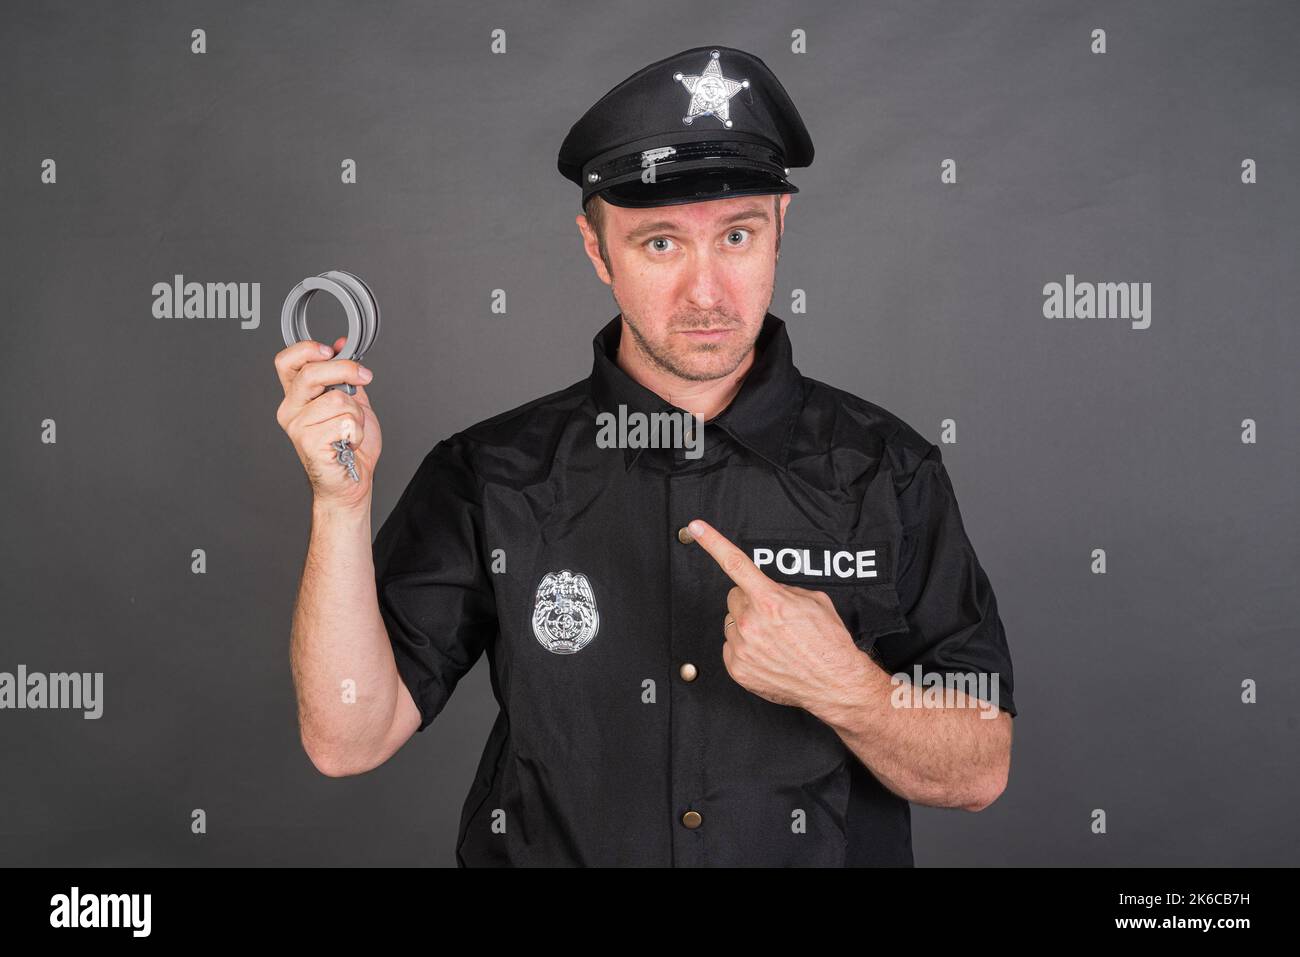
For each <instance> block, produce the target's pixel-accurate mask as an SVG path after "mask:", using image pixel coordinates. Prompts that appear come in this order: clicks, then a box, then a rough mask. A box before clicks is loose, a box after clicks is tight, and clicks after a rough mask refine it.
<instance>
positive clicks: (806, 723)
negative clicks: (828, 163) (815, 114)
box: [374, 46, 1016, 867]
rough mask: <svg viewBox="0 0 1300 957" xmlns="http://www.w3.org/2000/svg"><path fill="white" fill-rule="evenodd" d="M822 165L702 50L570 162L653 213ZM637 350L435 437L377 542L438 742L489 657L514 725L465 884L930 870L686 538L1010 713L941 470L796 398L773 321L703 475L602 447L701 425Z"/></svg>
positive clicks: (608, 339)
mask: <svg viewBox="0 0 1300 957" xmlns="http://www.w3.org/2000/svg"><path fill="white" fill-rule="evenodd" d="M647 155H648V157H649V160H647ZM812 157H813V148H812V142H811V140H810V138H809V136H808V132H807V130H806V129H805V128H804V125H803V122H802V120H801V119H800V117H799V114H798V112H797V111H796V110H795V107H794V105H793V103H792V102H791V101H790V98H789V97H788V96H787V95H786V92H785V90H784V89H783V88H782V87H781V84H780V83H779V82H778V81H777V79H776V77H775V76H774V75H773V74H772V73H771V71H770V70H769V69H768V68H767V66H766V65H765V64H764V63H763V62H762V61H761V60H759V59H758V58H757V57H755V56H752V55H751V54H748V53H745V52H743V51H741V50H736V49H732V48H729V47H724V46H705V47H697V48H695V49H691V50H686V51H684V52H682V53H679V54H677V55H675V56H672V57H668V58H667V59H664V60H660V61H659V62H657V63H654V64H651V65H650V66H648V67H646V68H645V69H643V70H641V71H639V72H638V73H636V74H635V75H634V76H632V77H630V78H629V79H627V80H625V81H624V82H622V83H620V84H619V85H618V86H616V87H614V88H613V89H612V90H610V92H609V93H607V94H606V95H605V96H604V97H602V98H601V99H600V101H599V102H597V103H596V105H595V106H593V107H592V108H591V109H590V110H589V111H588V112H587V113H586V115H584V116H583V117H582V118H581V119H580V120H579V121H578V122H577V123H576V124H574V126H573V128H572V130H571V131H570V133H569V135H568V136H567V137H566V139H565V140H564V143H563V145H562V146H561V148H560V153H559V159H558V167H559V170H560V172H561V173H562V174H564V175H565V176H566V177H568V178H569V179H571V180H573V181H574V182H576V183H578V184H579V185H580V186H581V187H582V193H583V201H584V202H586V201H587V200H589V199H590V197H591V196H592V195H594V194H595V193H600V194H601V195H602V197H604V198H605V199H606V200H607V201H608V202H610V203H613V204H615V205H622V206H652V205H671V204H675V203H686V202H701V201H705V200H708V199H718V198H726V197H730V196H739V195H760V194H771V193H782V192H790V193H793V192H797V189H796V187H795V186H794V185H793V184H791V183H790V182H789V180H788V179H787V175H788V171H789V169H790V168H791V167H799V166H807V165H808V164H810V163H811V162H812ZM650 164H653V165H654V173H653V176H648V175H646V170H647V169H649V166H650ZM620 329H621V325H620V317H618V316H616V317H615V318H614V319H612V320H611V321H610V322H609V323H608V324H606V325H605V327H604V328H603V329H601V330H600V332H599V333H598V334H597V335H596V336H595V338H594V339H593V341H592V345H593V352H594V358H593V363H592V370H591V374H590V376H589V377H587V378H585V379H582V380H580V381H579V382H576V383H574V384H573V385H571V386H569V387H567V388H565V389H562V390H560V391H558V392H554V393H551V394H550V395H546V396H543V397H542V398H539V399H536V400H534V401H532V402H529V403H527V404H525V405H522V406H520V407H518V408H516V409H513V410H511V411H508V412H505V413H503V414H501V415H497V416H495V417H493V418H490V419H487V420H485V421H483V422H480V423H478V424H476V425H474V426H471V427H470V428H467V429H465V430H463V431H461V432H458V433H456V434H455V435H453V436H451V437H449V438H447V439H444V440H443V441H441V442H439V443H438V444H437V445H436V446H435V447H434V448H433V449H432V450H431V451H430V452H429V453H428V455H427V456H426V457H425V458H424V460H423V461H422V462H421V464H420V466H419V467H418V469H417V470H416V473H415V475H414V477H413V478H412V479H411V481H410V483H409V484H408V486H407V487H406V489H405V491H404V492H403V494H402V495H401V497H400V499H399V500H398V502H397V505H396V506H395V507H394V509H393V512H392V514H391V515H390V516H389V517H388V519H387V521H386V522H385V523H384V524H383V526H382V527H381V529H380V531H379V533H378V535H377V537H376V540H375V543H374V559H375V575H376V585H377V591H378V597H379V607H380V612H381V615H382V618H383V621H384V624H385V626H386V627H387V630H388V635H389V638H390V641H391V643H392V647H393V652H394V657H395V660H396V663H397V668H398V671H399V673H400V674H401V677H402V680H403V681H404V682H405V683H406V685H407V687H408V688H409V689H410V692H411V695H412V697H413V698H414V700H415V702H416V704H417V705H418V707H419V709H420V714H421V720H420V730H423V729H424V728H425V727H427V726H428V725H429V723H430V722H432V721H433V720H434V718H435V717H437V715H438V714H439V712H440V711H441V710H442V709H443V707H444V706H445V705H446V703H447V700H448V699H449V698H450V696H451V694H452V692H453V690H454V689H455V687H456V684H457V682H458V681H459V680H460V678H461V677H462V676H464V675H465V674H466V673H467V672H468V671H469V670H470V668H471V667H473V665H474V664H475V663H476V661H477V660H478V659H479V658H480V656H481V655H483V654H484V653H486V655H487V658H488V661H489V665H490V668H491V682H492V690H493V693H494V695H495V697H496V699H497V701H498V703H499V705H500V712H499V714H498V716H497V719H496V723H495V724H494V725H493V727H492V730H491V733H490V735H489V738H488V741H487V744H486V746H485V748H484V750H483V755H482V758H481V760H480V762H479V766H478V770H477V772H476V774H475V777H474V780H473V782H472V785H471V787H470V789H469V793H468V795H467V797H466V800H465V803H464V807H463V811H462V815H461V821H460V828H459V833H458V836H457V843H456V859H457V863H458V864H459V865H460V866H493V865H516V866H526V865H549V866H554V865H643V866H677V867H697V866H727V865H740V866H745V865H776V866H809V865H811V866H846V865H848V866H857V865H901V866H910V865H911V864H912V863H913V860H912V849H911V830H910V809H909V805H908V803H907V801H905V800H903V799H901V798H899V797H898V796H896V795H894V794H893V793H891V792H890V791H888V790H887V789H886V788H885V787H884V786H883V785H881V784H880V783H879V781H877V780H876V778H875V777H874V776H873V775H872V774H871V773H870V771H869V770H867V769H866V768H865V767H864V766H863V765H862V763H861V762H860V761H859V760H858V759H857V757H856V756H855V755H854V754H853V753H852V752H851V751H850V750H849V749H848V747H847V746H846V745H845V744H844V743H843V742H842V741H841V740H840V738H839V737H838V735H836V733H835V732H834V731H832V730H831V729H830V728H829V727H828V726H827V725H825V724H823V723H822V722H821V721H820V720H819V719H817V718H815V717H814V716H813V715H812V714H811V713H809V712H807V711H805V710H804V709H802V708H798V707H790V706H785V705H778V704H774V703H772V702H770V701H767V700H766V699H764V698H762V697H760V696H758V695H755V694H753V693H752V692H750V691H748V690H747V689H745V688H744V687H743V686H741V685H740V684H738V683H737V682H736V681H735V680H733V679H732V678H731V676H730V675H729V674H728V673H727V670H726V667H725V666H724V664H723V659H722V648H723V644H724V640H725V639H724V634H723V627H724V619H725V616H726V613H727V606H726V596H727V592H728V591H729V590H730V588H731V587H732V584H733V583H732V582H731V580H730V579H728V578H727V576H726V575H725V574H724V573H723V571H722V570H721V569H720V568H719V567H718V564H717V562H716V561H715V560H714V559H713V558H712V557H711V556H710V555H709V554H708V553H707V552H706V551H704V549H703V548H701V547H700V546H699V545H698V544H694V543H693V542H692V540H691V538H690V535H689V533H688V532H687V530H686V528H685V526H686V524H687V522H689V521H690V520H691V519H693V518H697V517H698V518H703V519H705V520H706V521H708V522H709V523H710V524H712V525H713V526H714V527H715V528H717V529H718V530H719V531H720V532H721V533H722V534H723V535H725V536H727V537H728V538H729V539H731V540H732V541H733V542H735V543H736V544H737V545H738V546H739V547H740V548H742V549H744V550H745V551H746V552H747V553H748V554H749V555H750V556H751V557H755V556H762V557H764V558H768V559H769V561H768V563H767V564H766V565H764V566H763V570H764V572H765V573H767V575H768V576H769V577H770V578H772V579H774V580H776V581H779V582H785V583H789V584H793V585H798V586H800V587H804V588H815V589H818V590H822V591H825V592H826V594H828V595H829V596H830V598H831V599H832V601H833V602H834V605H835V608H836V611H837V612H838V613H839V616H840V617H841V619H842V620H843V621H844V624H845V626H846V628H847V629H848V631H849V633H850V634H851V635H852V636H853V640H854V642H855V644H856V645H857V647H858V648H859V649H861V650H862V651H863V652H865V653H868V654H870V655H871V657H872V658H873V659H874V660H875V661H876V662H878V663H879V664H880V666H881V667H883V668H884V669H886V670H887V671H888V672H889V673H891V674H892V673H895V672H899V671H903V672H906V673H907V674H908V675H909V677H910V676H911V675H912V669H913V667H914V666H916V665H920V666H921V668H922V669H923V671H924V672H925V673H930V672H961V673H984V674H994V673H995V674H996V676H997V677H996V680H997V682H998V704H999V705H1000V707H1001V708H1002V709H1003V710H1006V711H1008V712H1010V713H1011V714H1012V715H1014V714H1015V713H1016V712H1015V706H1014V704H1013V701H1012V694H1011V693H1012V672H1011V660H1010V656H1009V653H1008V649H1007V643H1006V638H1005V635H1004V632H1003V627H1002V623H1001V620H1000V618H999V616H998V609H997V603H996V600H995V598H994V594H993V591H992V588H991V587H990V584H989V580H988V577H987V576H986V575H985V573H984V570H983V569H982V568H981V567H980V564H979V561H978V560H977V558H976V555H975V552H974V550H973V549H972V547H971V544H970V541H969V540H968V538H967V536H966V533H965V530H964V528H963V525H962V520H961V516H960V513H959V511H958V508H957V500H956V497H955V496H954V494H953V489H952V485H951V483H950V481H949V478H948V475H947V472H946V470H945V468H944V465H943V462H942V460H941V457H940V451H939V448H938V447H937V446H936V445H934V444H932V443H931V442H929V441H928V440H926V439H925V438H923V437H922V436H921V435H919V434H918V433H917V432H916V431H915V430H914V429H912V428H911V427H910V426H908V425H907V424H906V423H905V422H903V421H902V420H901V419H899V418H898V417H896V416H894V415H893V414H891V413H890V412H888V411H886V410H885V409H883V408H881V407H880V406H878V405H875V404H873V403H871V402H868V401H866V400H865V399H862V398H859V397H857V396H854V395H851V394H849V393H846V392H843V391H841V390H839V389H836V388H833V387H832V386H829V385H826V384H825V383H822V382H818V381H817V380H814V379H810V378H807V377H805V376H803V375H802V374H801V373H800V372H799V370H798V369H797V368H796V367H795V366H794V364H793V362H792V353H791V345H790V340H789V337H788V335H787V332H786V326H785V323H784V322H783V321H782V320H781V319H779V318H777V317H776V316H774V315H772V314H770V313H769V314H767V315H766V317H765V318H764V322H763V327H762V331H761V333H760V335H759V337H758V340H757V342H756V344H755V348H756V355H755V359H754V363H753V366H752V368H751V370H750V371H749V373H748V374H747V375H746V377H745V379H744V380H743V383H742V385H741V388H740V390H739V392H738V394H737V395H736V397H735V398H734V399H733V400H732V402H731V403H730V405H728V407H727V408H726V409H725V410H724V411H722V412H721V413H720V414H719V415H717V416H716V417H714V418H713V419H710V420H709V421H708V422H707V423H705V425H704V431H703V455H702V456H699V457H695V452H694V451H693V450H692V449H690V448H676V449H673V448H635V447H627V448H603V447H601V446H600V444H598V442H597V433H598V430H599V426H598V420H597V416H598V415H599V414H600V413H602V412H609V413H612V414H613V415H615V416H616V417H617V416H618V415H619V413H620V406H622V407H623V412H624V414H625V415H627V414H629V413H632V412H640V413H645V414H651V413H655V412H676V413H680V412H682V410H681V409H679V408H677V407H675V406H673V405H671V404H669V403H667V402H665V401H664V400H663V399H661V398H660V397H659V396H658V395H657V394H655V393H654V392H652V391H650V390H648V389H646V388H645V387H644V386H642V385H640V384H638V383H637V382H636V381H634V380H633V379H632V378H630V377H629V376H628V375H627V374H626V373H625V372H623V371H622V369H620V368H619V367H618V365H617V364H616V356H617V349H618V340H619V336H620ZM864 556H869V557H866V558H864Z"/></svg>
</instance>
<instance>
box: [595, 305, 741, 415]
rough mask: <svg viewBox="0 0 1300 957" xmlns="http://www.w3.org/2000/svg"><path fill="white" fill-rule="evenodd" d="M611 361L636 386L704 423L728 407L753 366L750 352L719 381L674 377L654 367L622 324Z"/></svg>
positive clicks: (664, 370)
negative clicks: (695, 416)
mask: <svg viewBox="0 0 1300 957" xmlns="http://www.w3.org/2000/svg"><path fill="white" fill-rule="evenodd" d="M615 361H616V362H617V365H618V367H619V368H620V369H622V370H623V371H624V372H626V373H627V374H628V375H629V376H630V377H631V378H632V379H633V380H634V381H636V382H637V383H638V384H640V385H643V386H645V387H646V388H647V389H649V390H650V391H651V392H653V393H654V394H655V395H657V396H659V398H661V399H663V400H664V401H665V402H668V403H670V404H672V405H675V406H677V407H678V408H679V409H685V410H686V411H687V412H693V413H696V414H697V415H700V416H702V417H703V418H704V420H705V421H706V422H707V421H708V420H709V419H712V418H713V417H714V416H716V415H718V414H719V413H720V412H722V410H723V409H725V408H726V407H727V406H728V405H730V404H731V400H732V399H734V398H735V397H736V394H737V393H738V392H739V391H740V386H741V384H742V383H743V382H744V380H745V376H746V375H748V374H749V370H750V368H752V367H753V365H754V350H753V349H750V350H749V353H748V354H747V355H746V356H745V358H744V359H743V360H742V361H741V363H740V365H738V366H737V367H736V369H735V371H733V372H731V373H729V374H728V375H725V376H723V377H722V378H720V379H707V380H693V379H683V378H681V377H680V376H675V375H673V374H672V373H671V372H668V371H667V370H666V369H662V368H660V367H659V366H657V365H655V364H654V363H653V362H652V361H651V360H650V358H649V357H648V356H646V355H645V354H644V353H643V352H642V351H641V349H640V347H639V346H638V345H637V343H636V340H635V339H633V338H632V336H630V335H628V331H627V325H626V323H624V326H623V331H622V334H621V335H620V336H619V340H618V354H617V356H616V357H615Z"/></svg>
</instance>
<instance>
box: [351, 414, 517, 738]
mask: <svg viewBox="0 0 1300 957" xmlns="http://www.w3.org/2000/svg"><path fill="white" fill-rule="evenodd" d="M373 552H374V567H375V589H376V593H377V596H378V599H379V613H380V616H381V617H382V618H383V621H384V627H385V628H386V629H387V630H388V639H389V642H390V643H391V644H392V648H393V658H394V660H395V661H396V663H397V671H398V673H399V674H400V675H401V677H402V680H403V681H404V682H405V683H406V687H407V688H408V689H409V690H410V692H411V697H412V698H413V699H414V700H415V703H416V705H417V706H418V707H419V709H420V726H419V728H418V729H417V730H420V731H423V730H424V729H425V728H426V727H428V726H429V724H430V723H431V722H432V721H433V719H434V718H436V717H437V716H438V713H439V712H441V711H442V709H443V707H444V706H445V705H446V704H447V700H448V699H449V698H450V697H451V693H452V692H453V691H454V690H455V688H456V684H457V682H459V681H460V679H461V678H462V677H464V676H465V674H467V673H468V672H469V670H470V669H471V668H473V667H474V664H475V662H477V661H478V659H479V657H480V656H481V655H482V654H483V650H484V649H485V648H486V647H487V644H488V642H489V641H491V640H492V638H493V637H494V636H495V634H496V628H497V620H496V600H495V596H494V592H493V588H492V582H491V580H490V578H489V576H488V572H487V567H486V564H485V562H484V560H483V559H484V554H483V506H482V501H481V496H480V491H479V484H478V481H477V479H476V477H475V475H474V472H473V471H472V469H471V467H470V465H469V463H468V462H467V460H466V450H465V447H464V444H463V441H462V440H459V439H458V437H456V436H453V437H452V438H450V439H444V440H443V441H442V442H439V443H438V444H437V445H436V446H434V448H433V450H432V451H430V452H429V453H428V455H426V456H425V458H424V461H422V462H421V463H420V466H419V467H418V468H417V469H416V471H415V475H414V476H413V477H412V478H411V481H410V482H409V483H408V484H407V486H406V490H405V491H404V492H402V495H401V497H400V498H399V499H398V500H397V504H396V505H395V506H394V507H393V511H392V513H391V514H390V515H389V516H388V519H387V520H386V521H385V522H384V524H383V526H382V527H381V528H380V529H379V534H378V535H376V536H375V541H374V549H373Z"/></svg>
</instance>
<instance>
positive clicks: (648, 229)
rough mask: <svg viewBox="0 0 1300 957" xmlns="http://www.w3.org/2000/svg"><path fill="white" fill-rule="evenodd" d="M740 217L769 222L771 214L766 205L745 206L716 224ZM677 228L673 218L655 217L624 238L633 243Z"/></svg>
mask: <svg viewBox="0 0 1300 957" xmlns="http://www.w3.org/2000/svg"><path fill="white" fill-rule="evenodd" d="M742 219H761V220H762V221H763V222H771V219H772V216H771V213H769V212H768V207H766V206H747V207H745V208H744V209H740V210H737V211H736V212H735V213H733V214H732V215H730V216H728V217H727V218H726V219H724V220H721V221H720V222H719V224H718V225H720V226H730V225H731V224H732V223H738V222H740V221H741V220H742ZM678 228H680V224H679V223H678V222H676V221H675V220H671V219H657V220H655V221H654V222H652V223H643V224H642V225H640V226H638V227H637V228H636V229H634V230H632V231H631V232H630V233H628V234H627V237H626V239H627V241H628V242H630V243H634V242H636V241H637V240H638V239H641V238H642V237H644V236H649V235H651V234H652V233H660V232H672V231H673V230H675V229H678Z"/></svg>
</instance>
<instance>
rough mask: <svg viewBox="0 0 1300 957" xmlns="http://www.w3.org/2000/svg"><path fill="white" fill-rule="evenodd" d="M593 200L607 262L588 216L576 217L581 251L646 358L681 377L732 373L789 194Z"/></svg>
mask: <svg viewBox="0 0 1300 957" xmlns="http://www.w3.org/2000/svg"><path fill="white" fill-rule="evenodd" d="M593 202H595V203H601V204H602V211H601V217H600V218H601V232H602V235H603V238H604V247H605V253H606V254H607V255H608V257H609V268H606V264H605V261H604V259H603V258H602V256H601V250H600V244H599V242H598V239H597V236H596V233H595V232H594V231H593V229H592V227H591V224H590V223H589V222H588V221H587V217H585V216H579V217H578V220H577V221H578V226H579V228H580V229H581V230H582V234H583V241H584V245H585V248H586V252H587V256H588V258H589V259H591V263H592V266H594V267H595V269H596V274H597V275H598V276H600V278H601V281H602V282H604V283H605V284H606V285H608V286H610V289H611V292H612V293H613V295H614V301H615V302H617V303H618V306H619V309H620V310H621V312H622V314H623V319H624V320H625V321H626V322H627V325H628V328H629V329H631V331H632V336H633V338H634V339H635V342H636V345H637V346H639V347H640V350H641V351H642V352H643V353H644V354H645V356H646V357H647V358H648V359H649V361H650V362H652V363H653V364H654V365H656V366H657V367H659V368H660V369H661V370H663V371H665V372H668V373H670V374H672V375H675V376H677V377H679V378H682V379H690V380H708V379H717V378H721V377H723V376H726V375H728V374H730V373H731V372H733V371H735V369H736V368H737V367H738V366H739V365H740V363H741V362H742V361H743V360H744V358H745V356H746V355H747V354H748V353H749V350H750V349H751V348H753V345H754V340H755V339H757V338H758V334H759V332H760V331H761V330H762V326H763V317H764V315H765V314H766V313H767V311H768V309H769V307H770V306H771V304H772V294H773V289H774V282H775V276H776V260H777V256H778V251H777V250H778V243H777V239H778V237H779V236H780V231H781V227H782V224H783V223H784V221H785V208H786V206H788V205H789V203H790V195H789V194H788V193H785V194H777V195H768V196H737V197H734V198H731V199H716V200H708V201H706V202H702V203H686V204H682V205H678V206H655V207H650V208H648V209H632V208H626V207H622V206H613V205H610V204H609V203H605V202H604V201H603V200H601V199H600V198H599V197H597V198H596V199H595V200H593ZM778 210H779V213H778ZM778 220H779V222H778Z"/></svg>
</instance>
